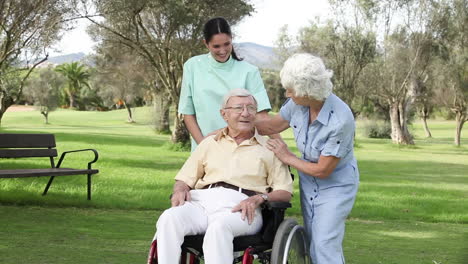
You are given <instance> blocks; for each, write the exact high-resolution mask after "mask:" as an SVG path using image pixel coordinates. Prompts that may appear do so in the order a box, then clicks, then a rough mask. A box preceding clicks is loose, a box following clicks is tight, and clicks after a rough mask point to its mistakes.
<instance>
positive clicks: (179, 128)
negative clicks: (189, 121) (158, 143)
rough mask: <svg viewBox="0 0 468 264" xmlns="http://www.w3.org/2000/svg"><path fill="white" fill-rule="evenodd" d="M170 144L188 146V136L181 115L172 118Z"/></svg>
mask: <svg viewBox="0 0 468 264" xmlns="http://www.w3.org/2000/svg"><path fill="white" fill-rule="evenodd" d="M172 142H173V143H182V144H184V145H188V144H190V134H189V132H188V130H187V128H186V127H185V124H184V120H183V118H182V115H181V114H177V115H175V118H174V131H173V132H172Z"/></svg>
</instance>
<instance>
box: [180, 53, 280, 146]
mask: <svg viewBox="0 0 468 264" xmlns="http://www.w3.org/2000/svg"><path fill="white" fill-rule="evenodd" d="M236 88H244V89H246V90H248V91H250V92H251V93H252V94H253V96H254V97H255V99H256V100H257V103H258V111H259V112H260V111H263V110H270V109H271V106H270V101H269V99H268V95H267V92H266V90H265V86H264V85H263V81H262V78H261V76H260V72H259V70H258V68H257V67H255V66H253V65H251V64H249V63H247V62H245V61H237V60H235V59H233V58H232V56H231V57H229V59H228V60H227V61H226V62H224V63H220V62H217V61H216V60H215V59H214V58H213V57H212V56H211V54H210V53H208V54H203V55H199V56H195V57H192V58H190V59H189V60H187V62H185V64H184V72H183V79H182V88H181V93H180V100H179V109H178V111H179V113H180V114H184V115H195V116H196V119H197V122H198V126H199V127H200V129H201V132H202V134H203V135H204V136H206V135H207V134H209V133H210V132H212V131H214V130H217V129H220V128H223V127H226V126H227V124H226V122H225V121H224V120H223V118H222V117H221V114H220V112H219V110H220V109H221V104H222V100H223V97H224V95H225V94H226V93H227V92H228V91H230V90H232V89H236ZM196 146H197V144H196V142H195V141H194V140H193V139H192V151H193V150H194V149H195V147H196Z"/></svg>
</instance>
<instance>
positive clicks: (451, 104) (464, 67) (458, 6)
mask: <svg viewBox="0 0 468 264" xmlns="http://www.w3.org/2000/svg"><path fill="white" fill-rule="evenodd" d="M437 7H438V10H437V11H438V12H437V13H435V15H434V17H433V19H434V20H436V21H437V22H438V23H436V25H438V27H437V29H436V32H437V39H438V44H439V47H440V50H439V54H438V55H439V56H438V65H440V67H437V68H436V71H437V73H436V76H435V83H436V86H437V89H436V94H437V96H436V98H437V100H438V102H439V103H440V104H441V105H443V106H445V107H447V108H448V109H450V111H452V112H453V113H454V114H455V122H456V130H455V137H454V143H455V145H457V146H460V137H461V131H462V129H463V125H464V123H465V122H466V121H468V49H467V46H468V3H467V1H466V0H452V1H441V3H440V5H438V6H437Z"/></svg>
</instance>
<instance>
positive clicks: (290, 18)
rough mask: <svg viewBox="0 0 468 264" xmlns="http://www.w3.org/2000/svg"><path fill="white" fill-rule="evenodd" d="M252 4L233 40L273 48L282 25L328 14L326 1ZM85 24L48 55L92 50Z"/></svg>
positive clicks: (294, 28)
mask: <svg viewBox="0 0 468 264" xmlns="http://www.w3.org/2000/svg"><path fill="white" fill-rule="evenodd" d="M251 3H252V4H253V5H254V8H255V12H254V13H253V14H252V15H251V16H249V17H246V18H244V19H243V20H242V21H241V22H240V23H239V24H238V25H235V26H234V27H233V28H232V30H233V33H234V42H237V43H239V42H254V43H257V44H260V45H264V46H270V47H272V46H274V43H275V40H276V38H277V37H278V32H279V29H280V28H281V27H282V26H283V25H285V24H287V25H288V29H289V33H290V34H291V35H296V33H297V32H298V30H299V29H300V28H301V27H304V26H307V25H309V21H311V20H313V19H314V18H315V17H317V16H320V17H321V20H322V21H323V18H324V17H325V16H326V15H327V14H328V13H329V5H328V2H327V0H287V1H286V0H252V1H251ZM88 25H89V22H88V21H86V20H84V19H83V20H81V21H79V22H78V24H77V27H76V28H75V29H74V30H70V31H68V32H66V33H65V34H64V35H63V37H62V40H61V41H60V42H59V43H58V44H57V45H55V46H54V47H53V49H52V50H50V55H51V56H59V55H65V54H69V53H77V52H83V53H86V54H89V53H92V52H93V46H94V42H93V41H92V40H91V38H90V37H89V36H88V34H87V33H86V27H87V26H88Z"/></svg>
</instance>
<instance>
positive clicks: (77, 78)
mask: <svg viewBox="0 0 468 264" xmlns="http://www.w3.org/2000/svg"><path fill="white" fill-rule="evenodd" d="M55 70H56V71H57V72H60V73H61V74H63V76H65V77H66V79H67V85H66V86H65V87H64V92H65V93H66V94H67V96H68V99H69V101H70V105H69V107H70V108H75V107H76V100H77V98H78V95H79V93H80V91H81V88H83V86H88V87H89V83H88V80H89V77H90V75H89V73H88V71H87V70H86V68H85V66H84V65H82V64H80V63H78V62H72V63H64V64H61V65H59V66H57V67H56V68H55Z"/></svg>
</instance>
